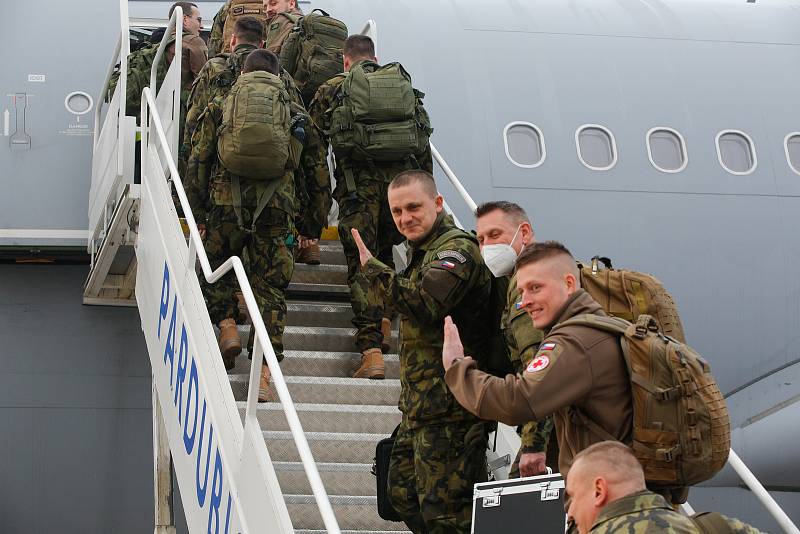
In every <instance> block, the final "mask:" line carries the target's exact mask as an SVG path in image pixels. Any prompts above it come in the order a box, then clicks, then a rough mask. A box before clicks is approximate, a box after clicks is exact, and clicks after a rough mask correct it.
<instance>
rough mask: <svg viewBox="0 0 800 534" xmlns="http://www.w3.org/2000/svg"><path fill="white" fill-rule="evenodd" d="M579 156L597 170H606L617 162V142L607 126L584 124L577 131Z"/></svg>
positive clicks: (576, 142)
mask: <svg viewBox="0 0 800 534" xmlns="http://www.w3.org/2000/svg"><path fill="white" fill-rule="evenodd" d="M575 144H576V145H577V146H578V158H580V160H581V163H583V164H584V165H586V166H587V167H589V168H590V169H592V170H595V171H606V170H608V169H610V168H611V167H613V166H614V165H615V164H616V163H617V143H616V141H614V134H612V133H611V132H610V131H609V130H608V129H607V128H606V127H604V126H600V125H598V124H584V125H583V126H581V127H580V128H578V130H577V132H575Z"/></svg>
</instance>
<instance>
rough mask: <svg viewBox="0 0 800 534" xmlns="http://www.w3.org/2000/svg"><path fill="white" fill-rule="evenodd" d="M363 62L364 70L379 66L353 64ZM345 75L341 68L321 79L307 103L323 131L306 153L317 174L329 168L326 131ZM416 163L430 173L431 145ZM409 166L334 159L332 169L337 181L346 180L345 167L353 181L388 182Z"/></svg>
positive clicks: (399, 163) (372, 63) (328, 141)
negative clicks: (324, 79)
mask: <svg viewBox="0 0 800 534" xmlns="http://www.w3.org/2000/svg"><path fill="white" fill-rule="evenodd" d="M362 63H363V64H364V70H365V71H367V72H371V71H373V70H374V69H375V68H377V67H378V64H377V63H374V62H372V61H359V62H357V63H356V65H360V64H362ZM346 77H347V73H346V72H343V73H341V74H337V75H336V76H334V77H333V78H331V79H330V80H328V81H327V82H325V83H323V84H322V85H321V86H320V87H319V89H317V93H316V95H314V99H313V100H312V101H311V105H310V106H309V107H308V113H309V115H311V120H312V121H314V124H316V125H317V127H318V128H319V130H320V131H321V132H322V135H323V139H322V143H320V146H319V148H318V150H316V151H315V152H314V153H311V154H310V156H309V157H310V158H311V159H310V160H309V164H312V165H314V166H315V167H316V168H317V171H316V174H317V175H319V174H320V173H322V172H325V173H327V172H328V166H327V157H328V146H329V144H330V139H329V137H328V136H327V134H326V133H325V132H329V131H330V128H331V119H332V116H333V110H334V109H335V108H336V105H337V103H338V97H337V93H338V91H339V87H340V86H341V85H342V82H343V81H344V79H345V78H346ZM417 163H418V165H419V168H421V169H424V170H426V171H428V172H430V173H433V159H432V157H431V152H430V149H428V150H427V151H426V153H425V154H423V155H422V157H419V158H418V161H417ZM408 168H410V166H409V164H407V163H405V162H398V163H397V164H377V163H375V164H371V165H370V164H366V163H364V162H350V161H346V160H337V162H336V168H335V169H334V176H335V178H336V183H337V184H344V183H346V177H345V175H344V169H347V170H348V172H351V171H352V172H353V174H354V175H355V178H354V180H355V185H357V184H358V183H360V182H361V181H362V180H375V181H384V182H389V181H391V180H392V179H393V178H394V177H395V176H396V175H397V174H398V173H400V172H402V171H404V170H406V169H408Z"/></svg>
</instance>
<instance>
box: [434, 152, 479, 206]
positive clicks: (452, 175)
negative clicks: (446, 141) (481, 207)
mask: <svg viewBox="0 0 800 534" xmlns="http://www.w3.org/2000/svg"><path fill="white" fill-rule="evenodd" d="M430 145H431V155H432V156H433V159H434V160H435V161H436V163H438V164H439V167H440V168H441V169H442V171H444V175H445V176H447V179H448V180H450V183H451V184H453V187H454V188H455V189H456V191H457V192H458V194H459V195H461V198H462V199H464V202H466V204H467V206H468V207H469V210H470V212H472V214H473V215H474V214H475V212H476V211H477V209H478V205H477V204H476V203H475V201H474V200H472V197H471V196H469V193H468V192H467V190H466V189H465V188H464V186H463V185H461V181H460V180H459V179H458V177H457V176H456V173H454V172H453V170H452V169H451V168H450V165H448V164H447V162H446V161H445V159H444V158H443V157H442V155H441V154H440V153H439V151H438V150H437V149H436V147H435V146H434V144H433V143H431V144H430Z"/></svg>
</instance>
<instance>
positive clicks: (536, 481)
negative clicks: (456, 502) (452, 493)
mask: <svg viewBox="0 0 800 534" xmlns="http://www.w3.org/2000/svg"><path fill="white" fill-rule="evenodd" d="M564 487H565V486H564V478H563V477H562V476H561V475H560V474H559V473H554V474H549V475H539V476H535V477H526V478H514V479H509V480H495V481H493V482H482V483H480V484H475V489H474V491H473V494H472V534H495V533H500V532H502V533H503V534H523V533H524V534H531V533H536V534H564V531H565V530H566V524H567V516H566V513H565V512H564V493H565V489H564Z"/></svg>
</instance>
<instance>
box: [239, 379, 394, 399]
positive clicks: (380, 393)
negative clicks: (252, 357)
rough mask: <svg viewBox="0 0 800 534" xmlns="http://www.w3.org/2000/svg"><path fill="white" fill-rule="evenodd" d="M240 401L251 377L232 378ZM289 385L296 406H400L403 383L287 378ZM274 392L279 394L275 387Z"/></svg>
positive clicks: (243, 397)
mask: <svg viewBox="0 0 800 534" xmlns="http://www.w3.org/2000/svg"><path fill="white" fill-rule="evenodd" d="M228 378H229V379H230V382H231V389H233V396H234V398H235V399H236V400H242V401H243V400H247V386H248V383H249V380H250V375H249V374H242V375H229V377H228ZM284 378H285V379H286V385H287V386H288V387H289V393H290V394H291V396H292V400H293V401H294V402H295V403H304V404H313V403H317V404H368V405H373V404H374V405H382V406H397V400H398V399H399V398H400V380H397V379H385V380H370V379H368V378H339V377H330V376H286V377H284ZM272 391H273V393H274V394H275V398H277V393H275V388H274V385H272Z"/></svg>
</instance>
